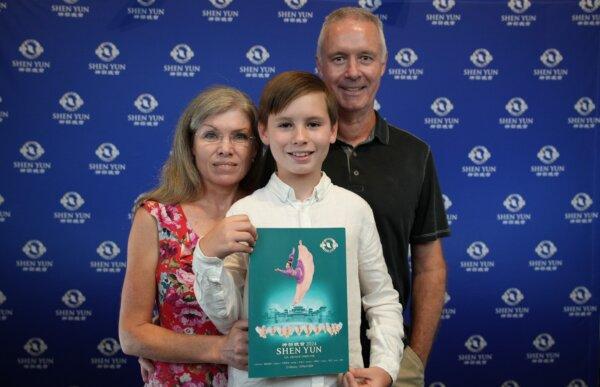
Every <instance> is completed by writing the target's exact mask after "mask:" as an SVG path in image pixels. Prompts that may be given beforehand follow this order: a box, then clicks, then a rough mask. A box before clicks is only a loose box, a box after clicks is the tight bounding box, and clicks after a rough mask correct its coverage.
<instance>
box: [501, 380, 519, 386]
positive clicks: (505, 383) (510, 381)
mask: <svg viewBox="0 0 600 387" xmlns="http://www.w3.org/2000/svg"><path fill="white" fill-rule="evenodd" d="M500 387H519V383H517V382H515V381H514V380H507V381H506V382H504V383H502V385H501V386H500Z"/></svg>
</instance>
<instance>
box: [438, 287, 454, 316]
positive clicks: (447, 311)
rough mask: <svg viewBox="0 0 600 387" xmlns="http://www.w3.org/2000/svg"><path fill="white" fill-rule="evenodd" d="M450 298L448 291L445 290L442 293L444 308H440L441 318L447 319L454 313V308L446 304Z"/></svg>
mask: <svg viewBox="0 0 600 387" xmlns="http://www.w3.org/2000/svg"><path fill="white" fill-rule="evenodd" d="M450 300H452V297H450V295H449V294H448V292H445V293H444V308H443V309H442V315H441V319H442V320H448V319H450V318H452V316H454V315H455V314H456V308H452V307H449V306H447V305H448V303H449V302H450Z"/></svg>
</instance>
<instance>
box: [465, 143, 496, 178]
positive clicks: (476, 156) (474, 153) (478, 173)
mask: <svg viewBox="0 0 600 387" xmlns="http://www.w3.org/2000/svg"><path fill="white" fill-rule="evenodd" d="M467 157H468V158H469V160H471V162H472V163H473V164H475V165H463V167H462V172H463V173H464V174H466V175H467V176H468V177H490V176H492V174H494V173H496V166H495V165H483V164H486V163H487V162H488V160H489V159H490V158H491V157H492V154H491V152H490V151H489V150H488V149H487V148H486V147H485V146H483V145H477V146H474V147H473V149H471V150H470V151H469V153H468V154H467Z"/></svg>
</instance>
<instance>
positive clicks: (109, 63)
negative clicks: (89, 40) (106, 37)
mask: <svg viewBox="0 0 600 387" xmlns="http://www.w3.org/2000/svg"><path fill="white" fill-rule="evenodd" d="M94 53H95V54H96V56H97V57H98V59H100V60H101V61H102V62H99V63H88V69H89V70H90V71H93V72H94V74H95V75H120V74H121V72H122V71H125V70H126V69H127V65H125V64H124V63H113V62H114V60H115V59H116V58H117V57H118V56H119V55H120V54H121V52H120V51H119V49H118V48H117V46H116V45H115V44H114V43H113V42H102V43H100V44H99V45H98V47H96V49H95V50H94Z"/></svg>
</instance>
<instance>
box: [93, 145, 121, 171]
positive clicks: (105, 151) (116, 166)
mask: <svg viewBox="0 0 600 387" xmlns="http://www.w3.org/2000/svg"><path fill="white" fill-rule="evenodd" d="M94 154H95V155H96V156H97V157H98V158H99V159H100V160H101V161H103V163H89V165H88V168H89V170H90V171H93V172H94V174H95V175H102V176H118V175H120V174H121V172H124V171H125V169H126V168H127V166H126V165H125V164H122V163H113V161H114V160H115V159H116V158H117V157H119V155H120V154H121V152H119V148H117V147H116V145H115V144H112V143H110V142H104V143H102V144H100V145H99V146H98V148H96V151H95V152H94Z"/></svg>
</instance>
